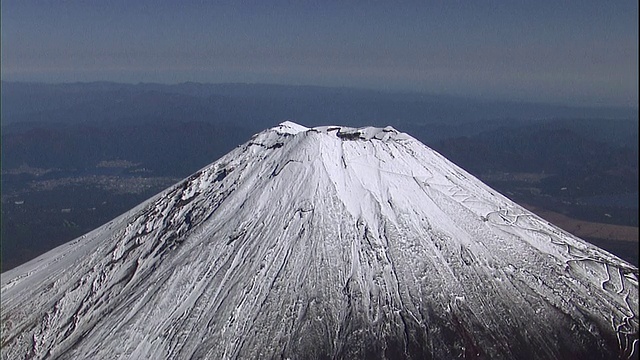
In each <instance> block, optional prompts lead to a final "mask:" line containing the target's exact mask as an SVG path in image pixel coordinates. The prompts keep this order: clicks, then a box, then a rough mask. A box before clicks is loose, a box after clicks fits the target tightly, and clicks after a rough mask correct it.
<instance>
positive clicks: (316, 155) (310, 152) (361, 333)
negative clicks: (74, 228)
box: [1, 122, 638, 359]
mask: <svg viewBox="0 0 640 360" xmlns="http://www.w3.org/2000/svg"><path fill="white" fill-rule="evenodd" d="M1 345H2V358H3V359H17V358H25V357H27V358H38V359H39V358H51V359H56V358H62V359H76V358H148V359H182V358H184V359H187V358H197V359H201V358H207V359H233V358H292V359H294V358H303V359H304V358H309V359H312V358H326V359H329V358H388V359H401V358H415V359H424V358H433V359H450V358H451V359H453V358H459V357H468V358H509V359H515V358H518V359H525V358H531V359H570V358H576V359H580V358H590V359H596V358H602V359H605V358H632V357H634V356H637V354H638V269H637V268H635V267H633V266H632V265H630V264H628V263H626V262H624V261H622V260H620V259H618V258H616V257H615V256H613V255H610V254H608V253H606V252H605V251H603V250H600V249H598V248H596V247H594V246H592V245H589V244H588V243H586V242H584V241H582V240H580V239H577V238H575V237H573V236H571V235H569V234H567V233H565V232H563V231H562V230H559V229H558V228H556V227H554V226H553V225H551V224H549V223H547V222H546V221H544V220H542V219H540V218H538V217H537V216H535V215H533V214H531V213H530V212H528V211H526V210H525V209H523V208H521V207H520V206H518V205H516V204H514V203H512V202H511V201H510V200H509V199H507V198H505V197H503V196H501V195H500V194H498V193H496V192H495V191H493V190H492V189H490V188H488V187H487V186H486V185H484V184H482V183H481V182H480V181H479V180H477V179H475V178H473V177H472V176H471V175H469V174H468V173H466V172H465V171H464V170H462V169H460V168H458V167H457V166H455V165H454V164H452V163H451V162H449V161H447V160H446V159H445V158H443V157H442V156H440V155H439V154H437V153H436V152H434V151H432V150H431V149H429V148H427V147H426V146H424V145H423V144H421V143H419V142H418V141H416V140H415V139H413V138H412V137H410V136H408V135H406V134H403V133H399V132H397V131H396V130H394V129H392V128H384V129H379V128H362V129H351V128H344V127H319V128H313V129H308V128H305V127H302V126H300V125H297V124H294V123H290V122H287V123H283V124H281V125H280V126H278V127H275V128H273V129H269V130H266V131H264V132H262V133H260V134H257V135H255V136H254V137H253V138H252V139H251V140H250V141H249V142H248V143H246V144H244V145H242V146H240V147H238V148H236V149H235V150H234V151H232V152H231V153H229V154H228V155H226V156H224V157H223V158H221V159H220V160H218V161H216V162H215V163H213V164H211V165H210V166H208V167H206V168H204V169H202V170H201V171H199V172H197V173H196V174H194V175H192V176H191V177H189V178H188V179H186V180H184V181H183V182H181V183H179V184H177V185H175V186H173V187H172V188H170V189H167V190H166V191H165V192H163V193H161V194H159V195H157V196H155V197H154V198H152V199H150V200H148V201H147V202H145V203H143V204H141V205H140V206H138V207H136V208H135V209H132V210H131V211H129V212H127V213H126V214H124V215H122V216H120V217H119V218H117V219H115V220H113V221H112V222H110V223H108V224H106V225H104V226H102V227H100V228H98V229H96V230H95V231H93V232H91V233H88V234H86V235H85V236H82V237H81V238H79V239H76V240H74V241H72V242H70V243H68V244H66V245H63V246H61V247H59V248H56V249H54V250H52V251H51V252H49V253H47V254H44V255H43V256H41V257H39V258H37V259H35V260H34V261H31V262H30V263H27V264H25V265H23V266H20V267H18V268H16V269H14V270H11V271H8V272H6V273H3V274H2V344H1Z"/></svg>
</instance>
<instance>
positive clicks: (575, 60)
mask: <svg viewBox="0 0 640 360" xmlns="http://www.w3.org/2000/svg"><path fill="white" fill-rule="evenodd" d="M1 10H2V79H3V80H5V81H27V82H46V83H66V82H93V81H110V82H120V83H134V84H135V83H139V82H142V83H163V84H175V83H182V82H201V83H249V84H251V83H265V84H282V85H310V86H326V87H350V88H363V89H372V90H382V91H392V92H420V93H430V94H443V95H450V96H461V97H467V98H476V99H481V100H506V101H526V102H545V103H549V102H551V103H558V104H567V105H574V106H616V107H617V106H624V107H634V108H637V107H638V4H637V3H636V2H615V3H602V2H598V1H586V2H579V3H571V4H567V3H556V2H551V1H542V2H535V3H526V4H513V3H498V2H492V1H483V2H479V3H476V2H474V3H472V4H460V3H455V4H454V3H450V2H447V3H439V2H418V1H409V2H404V3H402V4H401V5H398V4H388V3H383V2H375V3H371V4H364V3H348V4H346V3H341V2H333V1H329V2H323V3H322V4H310V3H304V2H303V3H296V4H292V3H288V2H285V1H275V2H270V3H269V4H264V3H261V2H256V1H247V2H241V3H237V2H236V3H233V4H219V3H217V4H203V3H197V2H194V1H185V2H180V3H178V2H172V1H154V2H151V1H139V2H135V3H129V2H125V1H121V0H112V1H107V2H94V1H89V2H83V3H41V2H37V1H20V2H3V3H2V9H1Z"/></svg>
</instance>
